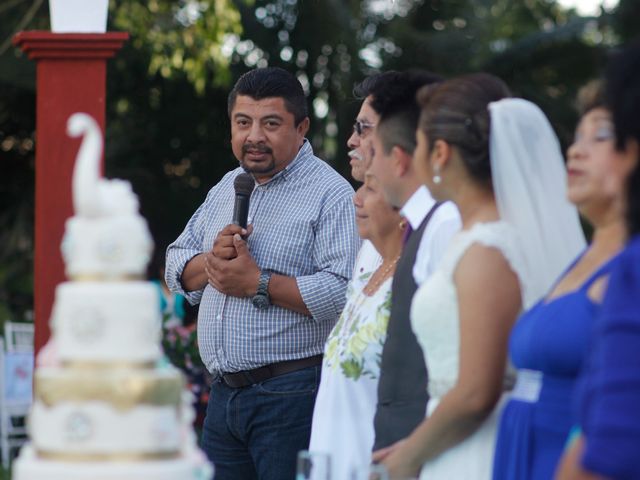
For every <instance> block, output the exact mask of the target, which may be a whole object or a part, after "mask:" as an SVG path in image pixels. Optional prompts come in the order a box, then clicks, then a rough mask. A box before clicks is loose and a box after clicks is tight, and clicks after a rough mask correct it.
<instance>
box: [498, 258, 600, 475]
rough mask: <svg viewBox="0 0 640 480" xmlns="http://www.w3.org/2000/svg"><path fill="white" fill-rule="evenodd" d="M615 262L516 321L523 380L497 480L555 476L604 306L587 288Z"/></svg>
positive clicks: (502, 432)
mask: <svg viewBox="0 0 640 480" xmlns="http://www.w3.org/2000/svg"><path fill="white" fill-rule="evenodd" d="M576 262H577V260H576ZM576 262H574V263H573V264H572V266H573V265H575V263H576ZM572 266H571V267H572ZM609 266H610V262H607V263H606V264H605V265H603V266H602V267H601V268H599V269H598V270H597V271H596V272H595V273H594V274H593V275H591V277H590V278H589V279H588V280H587V281H586V282H585V283H584V284H583V285H582V286H581V287H580V288H579V289H577V290H574V291H572V292H569V293H567V294H564V295H561V296H559V297H556V298H553V299H551V300H547V299H542V300H541V301H540V302H538V303H537V304H536V305H534V306H533V307H532V308H531V309H530V310H528V311H526V312H525V313H524V314H523V315H522V316H521V317H520V319H519V320H518V321H517V322H516V324H515V326H514V328H513V331H512V333H511V338H510V342H509V353H510V356H511V360H512V363H513V364H514V366H515V367H516V368H517V369H518V381H517V383H516V387H515V388H514V391H513V393H512V395H511V399H510V400H509V401H508V403H507V404H506V406H505V408H504V410H503V413H502V418H501V420H500V426H499V429H498V439H497V445H496V451H495V457H494V465H493V478H494V480H549V479H552V478H554V472H555V469H556V466H557V464H558V461H559V459H560V456H561V455H562V451H563V449H564V445H565V442H566V439H567V435H568V433H569V431H570V430H571V427H572V426H573V425H575V423H576V422H575V417H574V416H573V415H572V412H573V409H572V406H573V405H574V403H573V394H574V387H575V384H576V380H577V378H578V376H579V373H580V370H581V368H582V366H583V363H584V360H585V358H586V355H587V349H588V345H589V339H590V334H591V330H592V326H593V321H594V318H595V317H596V315H597V313H598V311H599V310H600V305H598V304H596V303H594V302H593V301H592V300H591V299H590V298H589V297H588V295H587V292H588V290H589V288H590V287H591V285H592V284H593V283H594V282H595V281H596V280H597V279H598V278H600V277H602V276H603V275H604V274H606V273H607V271H608V269H609V268H610V267H609ZM571 267H569V269H568V270H570V269H571Z"/></svg>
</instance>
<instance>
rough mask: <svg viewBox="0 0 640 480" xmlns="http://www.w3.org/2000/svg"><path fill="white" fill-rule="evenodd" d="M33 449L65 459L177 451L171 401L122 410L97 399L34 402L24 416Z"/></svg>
mask: <svg viewBox="0 0 640 480" xmlns="http://www.w3.org/2000/svg"><path fill="white" fill-rule="evenodd" d="M29 419H30V423H29V432H30V437H31V440H32V442H33V445H34V448H35V449H36V450H37V451H38V454H40V455H42V456H44V457H47V458H49V457H51V458H65V459H68V460H108V459H110V458H116V459H117V458H124V459H131V460H136V459H145V458H171V457H172V456H175V455H176V454H177V453H178V452H179V450H180V444H181V441H182V438H181V437H182V435H181V433H182V427H181V423H180V418H179V407H178V406H177V405H173V406H171V405H164V406H157V405H141V406H138V407H134V408H131V409H129V410H126V411H123V410H119V409H117V408H114V407H113V406H112V405H110V404H107V403H104V402H101V401H90V402H85V403H60V404H57V405H54V406H51V407H47V406H46V405H45V404H44V403H43V402H41V401H35V402H34V404H33V407H32V409H31V416H30V417H29Z"/></svg>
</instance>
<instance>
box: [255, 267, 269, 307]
mask: <svg viewBox="0 0 640 480" xmlns="http://www.w3.org/2000/svg"><path fill="white" fill-rule="evenodd" d="M269 280H271V274H270V273H269V272H260V280H259V281H258V291H257V292H256V294H255V295H254V296H253V298H252V299H251V302H252V303H253V306H254V307H256V308H258V309H260V310H265V309H267V308H269V305H271V299H270V298H269V290H268V288H269Z"/></svg>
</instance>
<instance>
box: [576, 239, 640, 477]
mask: <svg viewBox="0 0 640 480" xmlns="http://www.w3.org/2000/svg"><path fill="white" fill-rule="evenodd" d="M577 397H578V401H577V402H576V403H577V405H578V417H579V419H578V420H579V421H578V424H579V426H580V427H581V428H582V433H583V435H584V437H585V449H584V452H583V455H582V459H581V462H582V465H583V466H584V467H585V468H586V469H587V470H589V471H591V472H594V473H597V474H600V475H603V476H605V477H607V478H616V479H621V480H627V479H638V478H640V235H636V236H635V237H634V238H633V239H632V240H631V241H630V242H629V244H628V245H627V248H626V249H625V250H624V251H623V252H622V253H621V254H620V255H619V256H618V259H617V261H616V263H615V264H614V265H613V267H612V270H611V276H610V277H609V283H608V287H607V294H606V295H605V298H604V301H603V303H602V311H601V315H599V316H598V318H597V320H596V323H595V326H594V331H593V336H592V342H591V350H590V352H589V357H588V360H587V366H586V368H585V372H584V374H583V376H582V377H581V381H580V388H579V392H578V395H577Z"/></svg>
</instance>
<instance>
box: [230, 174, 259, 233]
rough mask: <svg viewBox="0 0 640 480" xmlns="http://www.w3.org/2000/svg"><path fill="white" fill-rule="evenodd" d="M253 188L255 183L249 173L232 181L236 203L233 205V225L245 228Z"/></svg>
mask: <svg viewBox="0 0 640 480" xmlns="http://www.w3.org/2000/svg"><path fill="white" fill-rule="evenodd" d="M253 187H255V181H254V180H253V177H252V176H251V175H250V174H249V173H241V174H240V175H238V176H237V177H236V178H235V180H234V181H233V188H234V190H235V191H236V201H235V203H234V205H233V223H234V224H236V225H239V226H241V227H242V228H247V217H248V216H249V198H250V197H251V192H253Z"/></svg>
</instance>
